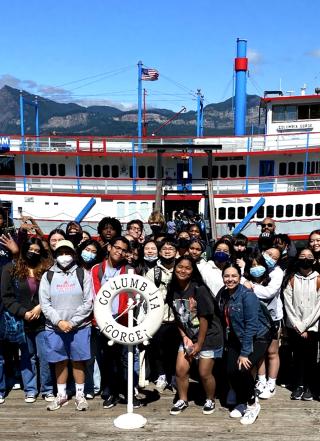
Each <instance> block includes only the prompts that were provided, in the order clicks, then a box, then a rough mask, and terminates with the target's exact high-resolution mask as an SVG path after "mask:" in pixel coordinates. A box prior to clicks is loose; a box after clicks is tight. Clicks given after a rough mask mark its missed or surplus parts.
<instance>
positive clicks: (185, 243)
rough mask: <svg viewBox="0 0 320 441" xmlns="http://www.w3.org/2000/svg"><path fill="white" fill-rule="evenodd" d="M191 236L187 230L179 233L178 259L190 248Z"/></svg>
mask: <svg viewBox="0 0 320 441" xmlns="http://www.w3.org/2000/svg"><path fill="white" fill-rule="evenodd" d="M190 239H191V236H190V234H189V233H188V231H186V230H182V231H180V232H179V233H178V236H177V242H178V252H177V255H176V258H177V259H178V258H179V257H181V256H184V255H185V254H186V253H187V251H188V248H189V245H190Z"/></svg>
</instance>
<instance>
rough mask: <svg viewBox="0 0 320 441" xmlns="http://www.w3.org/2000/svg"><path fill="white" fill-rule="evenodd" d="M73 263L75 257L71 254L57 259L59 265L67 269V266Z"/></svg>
mask: <svg viewBox="0 0 320 441" xmlns="http://www.w3.org/2000/svg"><path fill="white" fill-rule="evenodd" d="M72 261H73V257H72V256H70V255H69V254H63V255H62V256H58V257H57V262H58V263H59V265H61V266H62V268H65V267H66V266H68V265H70V263H71V262H72Z"/></svg>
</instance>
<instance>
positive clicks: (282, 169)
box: [279, 162, 287, 176]
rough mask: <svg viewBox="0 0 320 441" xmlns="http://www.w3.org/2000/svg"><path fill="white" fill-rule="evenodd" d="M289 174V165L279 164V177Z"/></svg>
mask: <svg viewBox="0 0 320 441" xmlns="http://www.w3.org/2000/svg"><path fill="white" fill-rule="evenodd" d="M286 174H287V163H286V162H280V164H279V175H280V176H285V175H286Z"/></svg>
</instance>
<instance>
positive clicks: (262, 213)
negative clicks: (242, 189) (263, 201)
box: [257, 207, 264, 219]
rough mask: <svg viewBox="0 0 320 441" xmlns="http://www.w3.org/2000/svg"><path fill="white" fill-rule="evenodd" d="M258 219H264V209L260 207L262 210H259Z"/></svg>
mask: <svg viewBox="0 0 320 441" xmlns="http://www.w3.org/2000/svg"><path fill="white" fill-rule="evenodd" d="M257 217H258V218H259V219H261V218H262V219H263V218H264V207H260V208H258V211H257Z"/></svg>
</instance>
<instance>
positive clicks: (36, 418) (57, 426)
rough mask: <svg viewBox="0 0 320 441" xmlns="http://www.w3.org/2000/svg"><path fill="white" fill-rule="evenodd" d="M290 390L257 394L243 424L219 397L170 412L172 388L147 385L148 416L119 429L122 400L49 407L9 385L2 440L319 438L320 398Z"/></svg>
mask: <svg viewBox="0 0 320 441" xmlns="http://www.w3.org/2000/svg"><path fill="white" fill-rule="evenodd" d="M289 397H290V391H289V390H287V389H283V388H281V387H278V388H277V394H276V396H275V397H274V398H272V399H271V400H268V401H262V400H261V407H262V410H261V413H260V415H259V418H258V419H257V421H256V422H255V424H253V425H251V426H242V425H241V424H240V423H239V421H238V420H232V419H231V418H229V416H228V412H227V410H226V409H224V408H222V407H221V406H220V405H219V403H217V409H216V411H215V413H214V414H212V415H209V416H205V415H202V412H201V407H200V406H196V405H195V404H194V403H193V402H191V403H190V407H189V409H187V410H186V411H184V412H183V413H182V414H181V415H177V416H170V415H169V409H170V407H171V405H172V399H173V395H172V393H171V392H170V391H165V393H164V394H163V395H162V396H161V398H160V399H159V396H158V395H157V394H153V393H152V388H151V387H149V393H148V398H149V403H148V404H147V405H146V406H144V407H142V408H141V409H138V410H136V412H137V413H140V414H141V415H143V416H145V417H146V418H147V420H148V422H147V425H146V427H145V428H143V429H136V430H127V431H126V430H120V429H117V428H115V427H114V425H113V420H114V418H115V417H117V416H118V415H120V414H122V413H125V412H126V406H124V405H117V406H116V407H114V408H112V409H109V410H104V409H102V400H101V399H100V398H95V399H94V400H93V401H90V402H89V406H90V408H89V410H88V411H86V412H77V411H75V408H74V404H73V402H72V401H70V402H69V405H68V406H65V407H63V408H62V409H60V410H58V411H56V412H51V413H49V412H48V411H46V409H45V407H46V404H45V402H44V401H43V400H41V399H38V401H37V402H36V403H34V404H26V403H25V402H24V399H23V398H24V397H23V392H22V391H12V392H11V393H10V395H9V397H8V398H7V399H6V403H5V404H4V405H1V406H0V440H6V441H7V440H11V441H14V440H17V441H18V440H19V441H20V440H26V439H29V440H35V441H38V440H41V441H49V440H50V441H51V440H53V439H55V440H59V441H70V440H76V439H77V440H82V439H83V440H85V439H88V440H90V441H105V440H108V441H113V440H121V441H129V440H130V441H131V440H134V439H140V440H145V441H163V440H166V441H169V440H170V441H177V440H184V441H187V440H204V439H206V440H210V439H214V440H230V441H231V440H238V441H241V440H246V441H257V440H259V441H278V440H281V441H287V440H288V441H289V440H290V441H294V440H308V441H318V440H319V437H320V434H319V432H320V403H319V402H318V401H312V402H305V401H291V400H290V398H289Z"/></svg>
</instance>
